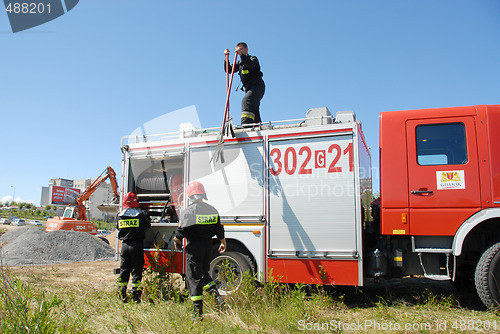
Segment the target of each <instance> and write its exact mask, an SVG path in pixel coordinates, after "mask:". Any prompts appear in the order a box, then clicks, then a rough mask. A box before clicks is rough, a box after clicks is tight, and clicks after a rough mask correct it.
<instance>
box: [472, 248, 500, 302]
mask: <svg viewBox="0 0 500 334" xmlns="http://www.w3.org/2000/svg"><path fill="white" fill-rule="evenodd" d="M474 282H475V284H476V290H477V294H478V295H479V298H480V299H481V301H482V302H483V304H484V305H485V306H486V307H487V308H491V307H494V306H498V305H499V304H500V242H497V243H496V244H493V245H492V246H491V247H490V248H488V249H487V250H486V251H484V253H483V255H481V258H480V259H479V262H478V263H477V266H476V273H475V276H474Z"/></svg>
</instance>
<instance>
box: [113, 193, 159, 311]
mask: <svg viewBox="0 0 500 334" xmlns="http://www.w3.org/2000/svg"><path fill="white" fill-rule="evenodd" d="M149 227H151V220H150V218H149V216H148V215H147V214H146V213H145V212H144V211H142V210H141V208H140V207H139V202H138V201H137V195H136V194H134V193H132V192H129V193H127V195H126V196H125V198H124V200H123V210H122V211H121V212H120V213H119V214H118V222H117V224H116V228H117V229H118V238H119V239H120V240H122V249H121V253H120V260H121V262H120V277H118V293H119V295H120V297H121V299H122V301H123V302H124V303H126V302H127V285H128V280H129V277H130V274H132V299H133V301H134V302H137V303H140V302H141V294H142V286H141V280H142V269H143V267H144V237H145V230H146V229H148V228H149Z"/></svg>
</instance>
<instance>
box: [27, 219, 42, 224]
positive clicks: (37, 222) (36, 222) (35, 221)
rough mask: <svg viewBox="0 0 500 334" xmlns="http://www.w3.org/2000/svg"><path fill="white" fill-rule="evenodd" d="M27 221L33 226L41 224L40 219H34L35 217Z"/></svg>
mask: <svg viewBox="0 0 500 334" xmlns="http://www.w3.org/2000/svg"><path fill="white" fill-rule="evenodd" d="M29 223H30V224H31V225H35V226H42V222H41V221H39V220H36V219H32V220H30V221H29Z"/></svg>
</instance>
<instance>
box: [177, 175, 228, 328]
mask: <svg viewBox="0 0 500 334" xmlns="http://www.w3.org/2000/svg"><path fill="white" fill-rule="evenodd" d="M187 195H188V199H189V205H188V207H187V208H186V209H185V210H184V211H183V213H182V216H181V220H180V226H179V227H178V228H177V231H176V232H175V238H174V242H175V247H176V249H180V248H181V247H182V239H183V238H186V239H187V246H186V248H185V251H186V260H187V268H186V285H187V288H188V290H189V295H190V296H191V300H192V301H193V306H194V316H193V318H192V319H193V320H198V319H200V320H201V319H202V318H201V316H202V315H203V291H204V290H206V291H208V292H210V293H212V294H213V295H214V296H215V300H216V301H217V303H218V304H219V305H220V306H222V305H224V299H223V298H222V297H221V295H220V294H219V291H218V290H217V287H216V285H215V282H214V281H213V279H212V278H211V277H210V275H209V274H208V270H209V266H210V261H211V259H212V237H213V236H214V235H216V236H217V238H218V239H219V240H220V246H219V249H218V250H219V252H220V253H223V252H225V251H226V239H225V238H224V227H223V226H222V224H221V223H220V217H219V212H218V211H217V209H215V208H214V207H213V206H211V205H210V204H208V203H205V202H203V200H207V194H206V192H205V187H204V186H203V184H201V183H200V182H198V181H194V182H191V183H190V184H189V186H188V189H187Z"/></svg>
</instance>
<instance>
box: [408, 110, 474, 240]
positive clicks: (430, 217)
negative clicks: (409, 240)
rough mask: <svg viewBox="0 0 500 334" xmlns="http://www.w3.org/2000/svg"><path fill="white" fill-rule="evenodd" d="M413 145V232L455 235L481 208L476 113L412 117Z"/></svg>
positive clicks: (410, 142) (410, 176) (410, 170)
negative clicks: (423, 118) (436, 117)
mask: <svg viewBox="0 0 500 334" xmlns="http://www.w3.org/2000/svg"><path fill="white" fill-rule="evenodd" d="M406 133H407V146H408V154H407V159H408V182H409V194H408V196H409V206H410V207H409V209H410V210H409V224H410V234H411V235H454V234H455V232H456V230H457V229H458V227H459V226H460V225H461V224H462V223H463V222H464V221H465V220H466V219H467V218H468V217H469V216H470V215H472V214H473V213H475V212H476V211H478V210H479V209H480V207H481V201H480V187H479V168H478V154H477V145H476V131H475V123H474V118H473V117H453V118H439V119H426V120H410V121H407V123H406Z"/></svg>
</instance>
